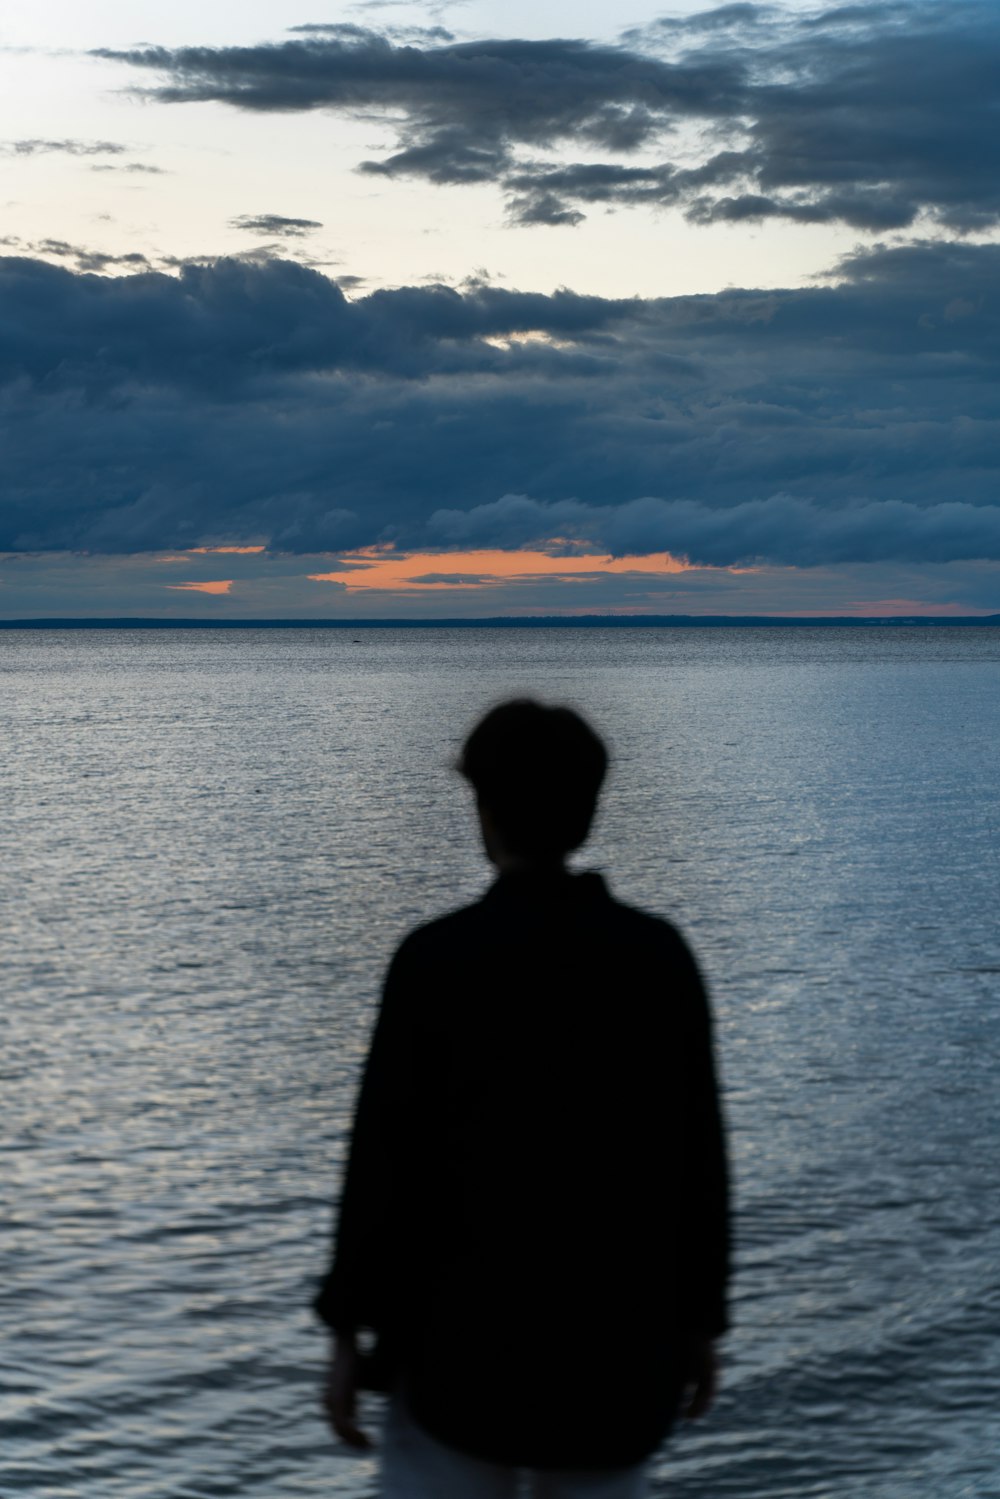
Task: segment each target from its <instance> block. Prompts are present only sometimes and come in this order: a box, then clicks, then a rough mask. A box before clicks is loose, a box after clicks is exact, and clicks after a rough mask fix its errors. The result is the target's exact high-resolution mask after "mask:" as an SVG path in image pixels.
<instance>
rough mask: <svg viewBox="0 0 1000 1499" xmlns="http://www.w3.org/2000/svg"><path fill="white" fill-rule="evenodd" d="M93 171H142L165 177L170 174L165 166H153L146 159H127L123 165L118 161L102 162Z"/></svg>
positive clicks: (149, 174)
mask: <svg viewBox="0 0 1000 1499" xmlns="http://www.w3.org/2000/svg"><path fill="white" fill-rule="evenodd" d="M90 170H91V171H92V172H141V173H145V174H146V175H147V176H150V177H165V176H167V175H168V173H167V172H166V170H165V169H164V168H163V167H151V166H149V165H147V163H146V162H144V161H126V162H124V163H123V164H122V165H121V166H119V165H118V164H117V163H111V162H102V163H101V165H100V166H94V167H91V169H90Z"/></svg>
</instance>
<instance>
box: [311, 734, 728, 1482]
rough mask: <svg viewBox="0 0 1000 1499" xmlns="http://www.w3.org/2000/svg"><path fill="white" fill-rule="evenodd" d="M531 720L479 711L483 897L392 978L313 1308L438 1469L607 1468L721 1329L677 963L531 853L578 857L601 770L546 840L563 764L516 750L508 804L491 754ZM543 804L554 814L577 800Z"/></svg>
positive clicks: (715, 1134) (498, 759)
mask: <svg viewBox="0 0 1000 1499" xmlns="http://www.w3.org/2000/svg"><path fill="white" fill-rule="evenodd" d="M553 713H561V714H563V715H565V713H566V710H549V709H543V708H540V707H538V705H534V704H531V705H528V704H510V705H506V707H504V708H501V709H499V710H495V713H494V715H491V717H492V718H493V719H494V720H495V719H496V718H497V716H501V718H502V716H503V715H506V723H503V721H501V724H500V728H501V730H504V729H506V736H505V735H504V734H503V733H501V734H499V735H497V734H494V738H493V747H494V755H493V764H492V766H490V764H489V763H487V767H486V773H485V774H484V773H483V770H482V768H481V765H480V766H479V767H477V765H476V757H475V754H474V753H473V754H472V755H471V756H470V753H469V751H470V749H472V750H473V751H474V750H475V738H476V736H475V735H473V737H472V738H471V739H470V741H469V745H468V746H467V750H466V756H465V769H466V773H467V774H468V775H469V776H470V779H472V780H473V783H474V785H476V789H477V793H478V797H479V806H480V814H481V817H482V819H483V825H484V834H485V837H486V842H487V848H488V850H489V851H490V853H491V856H492V857H493V858H494V861H495V862H497V863H498V865H499V867H500V871H501V872H500V876H499V878H498V880H497V881H496V883H495V884H494V885H493V886H492V887H491V889H490V890H489V891H488V892H487V894H486V896H485V897H484V898H483V900H481V901H479V902H477V903H476V904H475V905H473V906H470V907H467V908H465V909H464V910H462V911H458V912H455V913H452V914H451V915H449V916H446V917H443V918H441V919H440V920H438V921H435V922H432V923H430V924H429V925H427V926H425V927H422V928H420V929H418V930H417V931H416V932H414V933H412V934H411V936H410V937H409V938H407V940H406V941H405V942H404V943H403V945H402V947H401V948H400V950H399V951H398V953H397V954H396V957H395V959H394V960H393V964H392V966H391V969H390V972H389V976H388V979H387V982H386V988H385V995H384V999H383V1005H382V1010H381V1013H380V1019H379V1024H378V1027H377V1029H376V1035H375V1039H374V1041H373V1046H372V1052H371V1055H370V1057H369V1062H368V1066H367V1068H366V1075H365V1082H364V1086H363V1089H362V1095H361V1099H360V1102H359V1109H358V1116H357V1120H356V1125H355V1134H354V1141H353V1145H352V1154H351V1164H350V1169H349V1173H348V1178H347V1183H346V1187H345V1192H344V1196H343V1199H342V1203H341V1215H340V1228H339V1234H338V1252H337V1256H336V1260H335V1264H334V1266H333V1269H332V1271H331V1273H330V1275H329V1276H328V1277H327V1279H326V1281H325V1282H324V1285H323V1288H322V1290H321V1293H320V1296H319V1298H318V1300H317V1309H318V1310H319V1312H320V1315H321V1316H323V1317H324V1319H325V1320H327V1321H328V1323H329V1324H330V1325H331V1326H332V1327H333V1328H334V1329H335V1330H336V1331H338V1332H339V1333H340V1334H342V1335H343V1337H344V1338H347V1339H349V1338H350V1335H351V1334H352V1333H354V1332H355V1331H356V1329H357V1328H358V1327H362V1326H368V1327H371V1328H373V1329H374V1330H375V1331H377V1332H378V1334H379V1336H380V1341H381V1345H382V1347H381V1353H382V1362H383V1364H384V1365H385V1366H386V1367H387V1368H388V1371H389V1378H390V1379H391V1381H392V1383H393V1384H394V1386H395V1388H396V1399H397V1401H402V1402H404V1403H405V1406H406V1409H407V1413H408V1415H409V1416H410V1417H412V1418H414V1419H415V1421H416V1423H417V1427H418V1428H419V1429H420V1430H421V1431H423V1432H425V1433H428V1434H429V1435H430V1437H431V1438H432V1439H435V1440H436V1441H437V1442H439V1443H442V1444H444V1445H445V1447H446V1448H447V1449H451V1450H454V1452H455V1453H456V1455H457V1454H460V1453H467V1454H470V1455H471V1456H472V1457H473V1458H475V1459H478V1460H480V1461H483V1462H487V1463H490V1464H496V1465H503V1466H505V1467H507V1468H510V1469H516V1468H533V1469H540V1470H552V1469H591V1470H598V1469H600V1470H609V1469H625V1468H632V1467H634V1465H636V1464H638V1463H640V1462H641V1461H642V1459H644V1458H645V1457H646V1456H647V1455H648V1454H649V1453H650V1452H652V1451H653V1450H654V1449H655V1448H656V1447H657V1446H658V1445H659V1443H660V1441H661V1440H662V1439H663V1437H664V1436H665V1434H666V1432H667V1431H668V1429H669V1427H670V1424H671V1421H672V1419H673V1417H674V1414H675V1411H676V1408H677V1405H678V1402H679V1399H680V1397H681V1391H682V1388H683V1386H684V1385H685V1383H686V1382H689V1381H690V1380H692V1379H694V1380H695V1381H697V1380H699V1379H702V1380H704V1379H705V1378H706V1377H707V1375H706V1371H705V1368H704V1361H705V1346H706V1340H709V1339H711V1338H713V1337H714V1336H716V1335H718V1334H719V1333H720V1332H722V1331H723V1329H724V1326H725V1311H724V1305H723V1292H724V1283H725V1258H726V1203H725V1165H724V1157H723V1150H722V1140H721V1130H720V1125H719V1115H718V1107H717V1099H716V1089H715V1084H714V1077H713V1070H712V1056H711V1041H710V1024H709V1017H708V1007H707V1002H706V999H705V995H704V990H703V987H702V984H701V981H700V979H699V977H698V974H697V970H696V968H695V966H694V963H693V961H692V959H691V957H690V954H689V953H688V950H687V948H686V946H685V945H684V943H683V941H682V939H681V938H680V937H679V935H678V934H677V933H676V932H675V931H674V929H673V928H672V927H671V926H670V925H669V924H668V923H666V922H664V921H661V920H658V919H657V918H654V917H651V916H647V915H645V914H644V913H642V912H639V911H635V910H633V909H630V908H629V907H627V906H624V905H622V904H620V903H618V902H617V901H615V900H614V899H613V898H612V897H611V896H610V894H609V893H608V891H607V889H606V887H605V885H604V882H603V880H602V879H601V878H600V876H598V875H595V874H583V875H575V874H571V873H569V872H567V871H566V870H565V868H564V867H563V864H562V858H561V855H562V854H563V853H564V852H565V847H558V848H557V847H555V845H557V844H560V843H561V844H563V845H566V843H567V840H568V839H570V838H572V839H573V840H574V841H573V843H572V844H570V845H569V846H575V843H576V842H579V841H582V838H583V836H585V833H586V830H587V827H588V826H589V821H590V815H591V813H592V811H593V804H594V801H595V799H596V791H597V786H598V785H599V783H600V776H601V774H602V773H603V758H602V757H603V750H601V758H599V759H598V758H597V757H596V756H595V752H594V751H593V749H590V750H589V753H590V755H591V761H592V764H591V767H590V770H589V772H588V776H589V779H588V777H587V776H580V777H578V778H577V779H578V780H579V781H581V782H583V801H585V802H586V803H587V808H586V815H585V816H581V815H576V816H575V818H574V817H572V816H568V815H567V816H563V817H561V818H560V815H559V811H558V806H557V807H556V813H555V815H554V816H553V817H551V818H550V821H549V827H550V835H549V836H546V834H545V831H544V828H545V820H546V816H547V815H548V814H547V812H546V808H545V805H544V801H545V799H546V798H547V799H548V800H549V801H550V802H551V801H552V799H553V798H554V799H555V801H556V802H557V803H558V800H559V797H560V795H561V794H562V793H560V791H559V790H558V787H556V785H555V780H556V773H558V774H559V775H561V774H562V769H563V768H564V766H565V759H566V747H565V743H562V744H557V749H558V754H557V756H556V758H555V762H554V763H553V764H550V765H549V766H548V767H546V765H545V763H544V761H545V756H544V753H543V754H542V755H541V756H540V757H539V756H538V755H537V752H536V756H535V763H536V765H537V761H538V759H539V758H540V759H541V760H542V769H541V774H540V776H539V777H538V783H540V785H541V787H542V791H543V795H542V796H538V795H537V794H536V793H535V792H534V791H533V790H532V789H531V788H529V789H528V790H527V791H526V790H525V785H524V781H525V777H526V776H528V775H530V774H531V772H532V765H531V756H530V753H529V755H528V759H527V761H526V762H525V763H523V764H522V765H521V766H520V767H519V766H518V763H517V756H516V754H515V755H513V756H512V754H511V749H510V744H511V733H512V732H513V734H514V736H515V740H514V742H515V748H516V744H517V739H516V736H517V734H518V733H519V732H520V734H521V739H522V742H527V744H528V748H529V752H530V750H531V744H532V731H534V740H535V744H536V746H537V741H538V738H539V731H542V732H544V730H545V728H546V727H547V725H546V723H545V720H544V717H543V718H542V719H541V721H539V717H538V715H545V714H553ZM570 717H571V718H572V717H573V716H572V715H571V716H570ZM574 724H579V725H580V729H581V730H582V731H583V733H584V734H589V732H590V731H589V730H587V729H586V726H585V725H582V723H580V720H578V719H575V718H574V719H573V723H572V724H570V725H569V728H570V730H571V732H570V734H569V743H570V745H572V734H573V733H575V732H576V731H575V728H574ZM489 726H490V718H487V720H485V721H484V724H483V725H481V726H480V729H478V730H477V731H476V733H477V734H479V735H482V734H483V731H484V730H486V731H487V739H488V732H489ZM494 727H495V725H494ZM558 727H559V729H560V731H561V732H562V734H563V738H564V740H565V737H566V728H567V725H566V720H565V718H563V719H562V720H560V722H559V725H558ZM591 739H593V736H591ZM593 743H597V741H593ZM585 747H587V746H586V744H585ZM486 758H487V760H488V757H486ZM550 758H551V757H550ZM482 759H483V756H480V760H482ZM470 760H471V761H472V763H471V764H470ZM477 769H478V770H479V780H478V781H477V778H476V771H477ZM570 770H571V773H570V775H569V777H568V779H569V781H570V782H572V781H573V776H572V767H571V768H570ZM491 774H492V776H493V780H492V781H491ZM497 776H499V778H500V779H499V783H498V781H497V779H496V777H497ZM504 777H506V782H505V781H504ZM483 783H485V784H483ZM511 784H513V786H514V790H515V796H516V805H517V812H516V813H513V814H512V813H511V812H510V811H509V810H508V804H507V803H506V802H505V794H506V789H505V788H506V787H509V786H510V785H511ZM568 795H569V798H570V802H571V803H572V800H573V798H574V797H575V799H576V803H577V804H580V802H581V789H580V786H577V787H576V788H575V789H574V787H573V785H572V784H571V785H570V787H569V793H568ZM564 800H565V796H564ZM491 801H492V802H493V803H494V804H499V806H498V811H497V812H496V814H494V810H493V807H491V805H490V802H491ZM532 803H534V806H533V807H532ZM526 808H527V809H528V811H529V813H530V816H528V817H527V818H526V819H524V820H522V821H521V823H520V826H519V825H518V818H519V816H520V814H521V813H523V812H524V811H525V809H526ZM564 810H565V809H564ZM578 810H579V806H578ZM539 827H541V828H542V829H543V831H542V834H541V837H540V842H538V843H536V844H535V846H534V848H532V847H531V839H532V837H533V836H534V834H533V829H535V830H537V828H539ZM505 840H506V841H505ZM511 844H514V845H519V847H518V846H515V847H513V848H512V847H511ZM532 853H534V855H535V856H534V857H532ZM349 1362H350V1360H348V1363H349ZM350 1382H351V1376H350V1370H349V1369H348V1370H347V1379H346V1383H347V1385H349V1384H350ZM344 1385H345V1377H344V1367H343V1363H342V1366H341V1374H340V1377H339V1379H335V1381H334V1389H333V1391H332V1395H331V1407H336V1406H337V1402H338V1401H339V1402H340V1408H339V1412H338V1409H336V1408H332V1409H331V1415H332V1416H333V1417H334V1424H335V1426H336V1427H337V1429H339V1430H341V1431H342V1433H343V1434H347V1435H350V1434H351V1431H352V1427H353V1423H352V1421H351V1420H350V1419H349V1409H348V1410H347V1415H346V1416H345V1405H344V1394H345V1389H344ZM346 1393H347V1396H348V1406H349V1394H350V1391H349V1389H348V1390H347V1391H346ZM705 1394H707V1391H703V1395H705ZM338 1418H339V1424H338ZM413 1492H422V1490H420V1489H415V1490H413Z"/></svg>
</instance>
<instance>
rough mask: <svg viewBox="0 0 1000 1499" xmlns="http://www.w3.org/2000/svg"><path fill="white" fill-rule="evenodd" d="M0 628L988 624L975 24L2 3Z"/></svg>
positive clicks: (913, 14) (308, 0) (979, 67)
mask: <svg viewBox="0 0 1000 1499" xmlns="http://www.w3.org/2000/svg"><path fill="white" fill-rule="evenodd" d="M0 91H2V96H3V98H4V100H5V109H4V116H3V126H2V127H0V130H2V135H0V203H2V205H3V217H2V219H0V327H2V329H3V337H2V339H0V453H2V458H0V618H2V619H22V618H37V617H48V618H50V617H72V618H77V617H88V616H94V617H122V616H142V617H163V618H172V617H185V616H187V617H191V616H195V617H199V618H219V619H239V618H248V619H277V618H302V619H308V618H317V619H322V618H391V617H401V616H405V617H427V616H445V617H456V616H493V615H531V614H547V615H551V614H567V615H578V614H592V613H614V614H630V615H640V616H641V615H643V614H711V615H718V614H730V615H766V614H774V615H779V616H780V615H785V616H788V615H794V616H798V615H835V614H843V615H848V616H868V615H903V616H906V617H910V616H914V615H928V616H935V617H938V616H940V617H946V616H949V615H952V616H955V615H974V614H989V613H997V612H1000V495H998V486H997V476H998V470H1000V414H998V406H997V399H996V388H997V382H996V374H997V357H998V312H997V309H998V304H1000V160H998V157H1000V133H998V131H997V129H996V120H997V109H998V102H1000V6H998V5H997V4H996V3H995V0H898V3H897V0H878V3H874V4H866V3H859V4H853V3H852V4H839V5H834V6H820V7H816V6H813V5H806V4H788V5H764V4H755V3H736V4H729V5H723V6H721V7H719V6H715V7H706V6H704V5H701V4H692V3H686V4H675V5H674V6H672V7H670V8H668V9H664V8H663V7H661V6H659V5H656V4H653V3H650V0H636V3H635V4H633V5H631V6H630V8H629V9H628V10H627V11H626V10H623V8H622V7H621V5H620V4H615V5H612V4H610V3H608V0H589V3H588V0H578V3H575V4H573V5H570V4H569V3H563V0H544V3H537V0H536V3H534V4H530V5H529V4H527V3H524V0H505V3H504V4H503V5H501V4H499V3H494V0H465V3H462V0H455V3H447V0H441V3H429V4H422V5H418V4H410V3H400V4H397V3H393V0H362V3H355V4H342V3H337V0H330V3H318V0H317V3H313V0H302V3H300V4H296V5H295V6H292V5H289V4H288V3H287V0H280V3H278V0H241V3H240V4H238V5H237V4H236V3H230V0H216V3H215V4H213V5H211V6H205V5H204V4H195V3H194V0H174V3H173V4H172V6H171V7H170V8H169V10H168V9H167V8H165V7H161V6H154V5H152V4H147V3H145V0H143V3H136V0H87V4H85V5H81V4H79V0H48V3H47V4H46V5H45V6H38V5H37V4H28V3H25V0H8V3H7V4H6V5H5V7H4V11H3V14H2V17H0Z"/></svg>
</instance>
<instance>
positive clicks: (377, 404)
mask: <svg viewBox="0 0 1000 1499" xmlns="http://www.w3.org/2000/svg"><path fill="white" fill-rule="evenodd" d="M65 248H66V250H67V252H72V253H77V252H73V250H72V247H70V246H67V247H65ZM998 307H1000V246H994V245H976V244H972V243H968V242H963V243H958V244H939V243H923V244H917V245H910V246H896V247H873V248H871V249H869V250H866V251H858V252H856V253H855V254H854V255H852V256H851V257H848V258H847V259H846V260H845V261H844V262H843V263H842V264H841V266H840V267H839V278H838V279H837V280H836V281H835V282H834V283H833V284H829V285H817V286H814V287H810V288H806V289H801V290H772V291H764V292H759V291H740V290H731V291H725V292H720V293H718V294H715V295H711V296H689V297H674V298H662V299H657V300H641V299H639V298H623V299H618V300H615V299H606V298H600V297H591V296H579V295H576V294H574V293H572V292H568V291H563V292H557V293H555V294H553V295H551V296H546V295H539V294H534V293H527V292H520V291H512V290H507V289H504V288H501V287H498V286H495V285H491V284H489V283H488V282H485V281H478V282H471V283H469V284H467V285H466V286H464V287H463V288H462V289H461V290H456V289H453V288H449V287H445V286H440V285H438V286H409V287H401V288H399V289H397V290H392V291H388V290H379V291H375V292H372V293H371V294H369V295H367V296H362V297H359V298H358V299H357V300H355V301H349V300H348V299H347V297H346V296H345V295H344V293H343V291H342V290H341V289H340V288H339V287H338V286H337V284H336V282H335V281H333V280H331V279H330V278H328V277H327V276H325V275H322V274H320V273H319V272H317V271H315V270H311V269H309V268H307V267H305V266H302V265H299V264H296V263H294V262H291V261H283V260H274V259H262V260H260V261H257V262H251V261H248V260H246V259H243V258H240V259H230V260H220V261H217V262H213V263H208V264H188V265H185V266H182V267H180V268H179V270H178V272H177V274H164V273H162V272H153V271H145V272H141V273H138V274H126V275H120V274H119V275H113V276H100V275H93V274H80V273H78V272H74V271H72V270H70V269H68V268H66V267H63V266H60V265H54V264H48V263H44V262H41V261H38V260H32V259H29V258H26V257H22V258H17V257H8V258H6V259H0V322H2V324H3V326H4V329H5V339H4V342H3V344H2V346H0V427H2V429H3V434H4V443H5V454H6V456H5V471H4V505H3V506H2V507H0V550H8V551H24V550H47V549H51V550H59V549H67V548H69V549H77V550H87V551H91V552H109V553H125V552H130V551H142V550H148V549H152V548H171V549H176V548H184V547H196V546H212V545H215V546H218V545H240V544H242V545H248V544H251V543H252V544H257V545H260V544H265V543H266V544H267V545H268V546H269V547H270V548H271V549H277V550H284V551H288V552H299V553H306V552H309V553H314V554H315V553H320V552H323V551H331V552H337V553H340V552H343V551H345V550H348V551H349V550H356V549H357V548H361V547H365V546H370V545H373V544H378V543H385V542H392V543H394V544H396V545H397V546H398V547H402V548H408V549H410V550H412V551H420V550H424V551H433V550H434V549H441V548H448V547H451V548H455V549H458V550H464V551H468V550H470V549H488V548H522V547H525V546H535V547H543V548H548V549H549V550H550V551H553V554H555V553H557V552H558V551H559V549H560V547H562V548H563V549H565V550H566V551H567V553H568V554H574V555H575V554H578V553H579V552H580V551H581V550H584V551H586V550H589V551H592V552H594V551H606V552H607V553H613V554H614V555H616V556H623V555H626V554H640V555H642V554H647V553H662V552H670V553H672V554H674V555H683V556H686V557H688V558H689V559H690V560H691V561H693V562H700V563H704V564H711V565H714V566H730V565H734V564H745V563H746V562H747V561H752V560H754V559H766V560H768V561H769V562H771V563H774V564H776V565H794V566H797V567H820V566H823V565H826V564H830V563H834V562H836V563H838V564H839V563H846V562H848V561H853V562H859V563H861V562H879V561H886V560H891V559H895V560H896V561H900V562H902V561H911V562H914V563H916V562H921V561H924V562H944V561H946V560H947V559H963V558H1000V530H998V514H1000V509H998V504H997V493H998V488H997V480H998V470H1000V457H998V454H1000V415H998V412H997V406H996V394H995V393H996V360H997V346H998V320H997V319H998V313H997V308H998ZM427 570H428V571H431V570H434V571H440V570H441V569H430V568H428V569H427Z"/></svg>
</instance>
